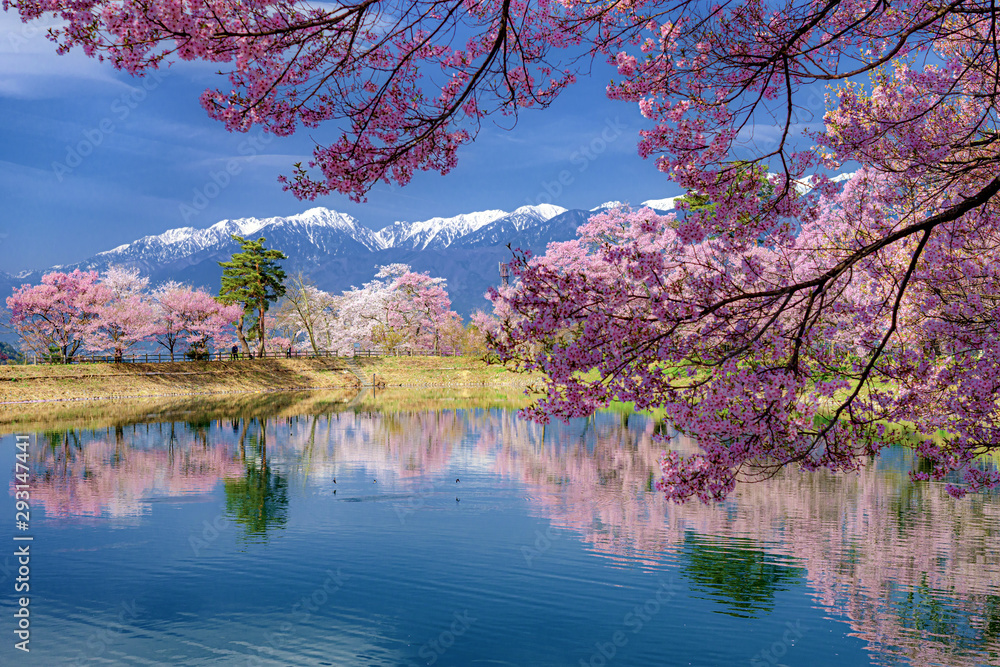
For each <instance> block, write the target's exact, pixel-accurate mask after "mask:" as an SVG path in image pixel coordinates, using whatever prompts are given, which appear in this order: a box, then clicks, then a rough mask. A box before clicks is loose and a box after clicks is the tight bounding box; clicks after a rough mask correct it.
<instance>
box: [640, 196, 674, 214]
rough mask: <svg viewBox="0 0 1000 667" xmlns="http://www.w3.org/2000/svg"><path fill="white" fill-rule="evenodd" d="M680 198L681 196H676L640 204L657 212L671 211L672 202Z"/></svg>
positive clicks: (648, 200)
mask: <svg viewBox="0 0 1000 667" xmlns="http://www.w3.org/2000/svg"><path fill="white" fill-rule="evenodd" d="M681 196H682V195H678V196H677V197H667V198H666V199H647V200H646V201H644V202H642V205H643V206H648V207H649V208H653V209H656V210H657V211H671V210H673V208H674V202H675V201H676V200H677V199H679V198H680V197H681Z"/></svg>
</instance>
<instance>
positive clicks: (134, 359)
mask: <svg viewBox="0 0 1000 667" xmlns="http://www.w3.org/2000/svg"><path fill="white" fill-rule="evenodd" d="M444 354H445V353H444V352H438V353H436V352H433V351H428V350H415V351H414V350H399V351H397V352H395V353H393V352H389V353H386V352H383V351H382V350H354V351H353V353H347V354H340V353H338V352H337V351H336V350H333V351H328V350H320V351H319V353H316V352H303V351H301V350H291V351H288V350H286V351H284V352H266V353H264V356H263V357H261V356H259V355H258V354H257V353H256V352H254V353H253V354H251V355H249V356H248V355H247V354H246V353H245V352H243V351H242V350H241V351H239V352H237V353H236V354H235V355H233V353H232V352H231V351H226V352H210V353H206V356H203V357H202V358H201V359H188V358H187V357H185V356H184V353H183V352H179V353H176V354H175V355H174V359H173V361H174V362H182V361H235V360H244V361H249V360H251V359H262V358H263V359H320V358H324V357H340V358H354V357H383V356H401V357H406V356H411V357H415V356H437V355H444ZM170 361H171V359H170V355H169V354H164V353H162V352H134V353H130V354H125V355H123V356H122V357H121V358H120V359H116V358H115V356H114V355H107V354H102V355H97V354H88V355H80V354H76V355H73V358H72V359H71V360H70V362H69V363H71V364H85V363H97V364H112V363H124V364H162V363H168V362H170ZM23 363H29V364H62V361H61V360H55V361H50V360H48V359H45V358H43V357H39V356H38V355H35V354H29V355H28V356H27V358H26V359H25V362H23Z"/></svg>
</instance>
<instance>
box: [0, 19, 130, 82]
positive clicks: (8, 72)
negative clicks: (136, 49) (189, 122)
mask: <svg viewBox="0 0 1000 667" xmlns="http://www.w3.org/2000/svg"><path fill="white" fill-rule="evenodd" d="M56 25H58V23H57V22H55V21H41V22H38V21H36V22H32V23H30V24H25V23H22V22H21V20H20V19H19V18H18V16H17V14H16V12H14V11H7V12H0V96H3V97H16V98H21V99H41V98H54V97H63V96H66V95H71V94H72V95H76V94H80V93H86V92H95V91H96V90H104V89H105V88H106V87H107V86H110V87H115V88H120V87H125V85H126V84H124V83H123V82H122V81H120V80H119V79H118V78H116V76H115V73H114V70H113V69H112V67H111V65H110V64H109V63H107V62H103V63H102V62H98V61H97V59H95V58H88V57H87V56H86V55H84V54H83V53H82V52H81V51H79V50H74V51H73V52H71V53H68V54H66V55H59V54H57V53H56V46H55V44H53V43H52V42H51V41H49V39H48V38H47V37H46V31H47V30H48V28H49V27H54V26H56ZM95 84H98V85H96V86H95Z"/></svg>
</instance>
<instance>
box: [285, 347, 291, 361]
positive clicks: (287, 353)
mask: <svg viewBox="0 0 1000 667" xmlns="http://www.w3.org/2000/svg"><path fill="white" fill-rule="evenodd" d="M285 357H287V358H288V359H291V358H292V346H291V345H289V346H288V351H286V352H285Z"/></svg>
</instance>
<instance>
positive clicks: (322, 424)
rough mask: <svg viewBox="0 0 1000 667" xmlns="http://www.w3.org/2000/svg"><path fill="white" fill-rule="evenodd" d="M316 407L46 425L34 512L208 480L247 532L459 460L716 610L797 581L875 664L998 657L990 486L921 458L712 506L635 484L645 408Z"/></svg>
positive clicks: (393, 487) (996, 506)
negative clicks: (925, 473) (918, 468)
mask: <svg viewBox="0 0 1000 667" xmlns="http://www.w3.org/2000/svg"><path fill="white" fill-rule="evenodd" d="M322 407H323V408H324V409H322V410H314V411H312V413H310V412H309V411H302V412H299V413H295V414H290V413H289V408H290V405H289V404H288V403H282V402H281V401H278V402H277V403H276V404H275V407H274V409H272V410H264V411H263V412H264V414H261V413H260V412H259V411H258V413H257V414H254V415H253V416H248V415H246V414H243V415H240V414H238V413H234V414H230V415H229V416H223V415H222V413H220V412H215V413H213V414H211V415H205V416H204V417H203V418H195V417H190V418H188V420H187V421H186V422H171V423H150V424H133V425H131V426H123V425H120V424H119V425H117V426H115V427H109V428H104V429H93V430H66V429H64V430H61V431H50V432H47V433H45V434H44V436H43V437H42V438H39V443H40V444H44V446H39V447H36V448H35V449H34V450H33V455H34V457H35V459H34V461H33V466H34V477H35V480H36V485H35V489H34V491H33V497H34V498H35V499H36V500H37V502H38V503H39V504H40V505H41V506H43V507H44V510H45V515H46V517H48V518H49V519H50V520H56V521H61V522H80V521H88V522H93V521H98V520H100V521H109V522H136V521H142V520H143V517H144V516H145V515H147V514H148V512H149V507H150V504H151V503H154V502H157V501H162V500H165V499H174V500H178V499H182V498H184V497H200V496H203V495H205V494H211V493H212V492H213V490H214V489H216V488H217V487H218V486H219V485H221V486H222V488H223V489H224V493H225V512H226V516H227V517H229V519H230V520H231V521H232V522H233V523H234V524H236V525H238V526H240V527H241V530H242V532H241V535H242V539H244V541H246V542H248V543H249V542H264V541H266V540H267V539H268V536H269V535H272V536H273V535H274V534H276V531H278V532H280V530H281V529H282V528H283V527H285V526H286V525H287V524H288V522H289V521H290V517H292V516H294V514H295V511H296V503H295V495H294V494H292V493H290V489H291V488H292V487H295V488H298V487H305V486H308V487H309V488H312V489H316V490H317V492H322V493H329V494H332V493H333V492H334V491H335V490H336V489H337V487H336V485H335V483H334V480H335V479H336V477H337V476H338V475H340V476H342V477H343V476H344V475H345V474H347V472H348V471H351V470H354V471H358V470H360V471H363V477H364V479H366V480H367V479H369V478H370V479H371V480H373V482H372V484H371V490H366V491H365V493H366V494H368V495H366V496H365V497H371V496H372V495H373V494H374V495H377V494H389V495H387V497H390V498H391V497H394V496H393V495H392V494H395V495H401V496H405V495H406V494H407V493H410V494H411V495H412V493H414V492H416V491H418V490H419V489H420V488H423V487H422V486H421V485H426V484H427V480H429V479H431V480H440V479H441V478H442V477H445V476H446V475H447V473H448V471H449V470H450V469H451V468H452V467H453V466H455V465H456V464H461V467H462V468H463V470H468V471H471V473H470V474H480V475H486V476H490V477H491V478H493V479H497V480H500V481H506V482H512V483H515V484H517V485H519V486H520V487H521V488H523V495H524V497H525V498H526V499H527V502H528V503H529V507H530V508H531V511H532V512H533V513H535V514H536V515H537V516H540V517H544V518H545V519H547V520H548V521H550V522H551V524H552V525H553V526H555V527H557V528H560V529H563V530H567V531H571V532H572V533H574V534H576V535H579V536H580V538H581V539H582V540H583V541H584V542H585V544H586V545H587V547H588V549H589V550H590V551H591V552H592V553H593V554H594V555H596V556H598V557H600V558H602V559H605V561H606V563H607V565H608V566H610V567H618V568H626V569H628V568H646V569H649V570H657V569H664V568H674V567H676V568H677V569H678V571H679V572H680V574H681V575H682V576H683V577H684V578H685V579H686V581H687V582H688V585H689V587H690V589H691V590H692V591H693V592H694V593H695V594H697V595H699V596H701V597H703V598H706V599H709V600H713V601H715V603H716V605H717V606H716V608H715V610H716V611H718V612H720V613H723V614H729V615H733V616H738V617H751V618H752V617H761V616H766V615H767V614H769V613H771V612H772V610H773V609H774V607H775V604H776V600H777V599H778V598H779V597H780V596H781V595H782V594H784V593H785V592H787V591H789V590H791V589H793V588H795V587H798V586H801V585H803V583H804V584H805V585H807V586H808V590H809V591H810V594H811V595H812V596H813V598H814V601H815V604H816V605H818V606H820V607H822V608H823V609H825V610H826V612H827V613H829V614H833V615H835V616H836V617H839V618H841V619H843V620H844V621H846V622H847V623H848V624H849V625H850V628H851V633H852V634H854V635H855V636H857V637H860V638H863V639H864V640H865V641H866V642H867V643H868V645H869V647H870V648H871V651H872V655H873V660H874V661H875V662H876V663H880V664H883V663H884V664H897V661H901V660H902V661H905V662H906V663H907V664H913V665H932V664H946V665H970V666H971V665H979V664H990V663H993V664H996V662H997V656H998V655H1000V545H998V543H997V540H996V539H995V536H996V531H997V526H998V525H1000V524H998V521H1000V503H998V501H997V498H996V497H993V496H988V495H979V496H973V497H969V498H966V499H964V500H961V501H956V500H953V499H951V498H950V497H948V496H947V494H945V493H944V491H943V488H942V487H941V486H938V485H933V484H913V483H911V482H910V481H909V479H908V477H907V474H908V472H909V470H910V468H911V467H912V466H914V465H918V464H917V462H915V461H914V460H913V459H912V458H911V457H910V456H908V454H907V453H906V452H904V451H897V452H894V453H892V455H891V456H889V457H887V458H885V459H884V460H883V461H881V462H879V464H878V465H877V466H875V467H873V468H869V469H865V470H862V471H860V472H859V473H857V474H855V475H851V476H832V475H827V474H824V473H813V474H800V473H795V472H786V473H784V474H781V475H779V476H777V477H775V478H774V479H772V480H770V481H768V482H766V483H760V484H757V485H752V486H746V487H743V488H741V489H740V490H739V491H738V492H737V493H736V494H735V496H734V497H733V498H732V499H731V500H730V501H728V502H726V503H725V504H723V505H718V506H712V507H706V506H702V505H696V504H689V505H685V506H681V507H677V506H670V505H668V504H666V503H665V502H664V501H663V499H662V497H661V496H660V495H659V494H657V493H655V492H654V491H652V483H653V480H654V479H655V478H656V476H657V466H656V462H657V459H658V457H659V454H660V448H659V446H658V445H656V444H655V443H654V441H653V439H652V436H653V434H654V433H656V432H658V431H660V432H662V431H664V430H668V427H667V426H666V425H664V424H662V423H658V422H656V421H655V420H653V419H649V418H646V417H643V416H638V415H629V414H627V413H624V412H618V413H614V412H609V413H603V414H601V415H598V416H597V417H595V418H593V419H588V420H578V421H575V422H572V423H570V424H568V425H564V424H555V425H550V426H548V427H544V428H543V427H541V426H538V425H533V424H528V423H525V422H522V421H520V420H518V419H516V418H515V416H514V415H513V413H512V412H509V411H506V410H500V409H493V410H482V409H480V410H471V409H470V410H439V411H427V410H413V411H396V412H379V411H377V410H376V409H374V408H375V406H373V405H372V404H370V403H369V404H361V405H358V404H356V407H355V409H354V410H353V411H346V412H345V411H342V408H343V406H342V405H341V404H338V403H335V402H334V403H327V404H323V405H322ZM674 445H675V446H676V447H678V448H681V449H690V448H691V443H688V442H685V441H684V440H683V439H680V438H676V439H675V441H674ZM359 476H361V473H359ZM376 480H377V481H376ZM340 499H344V500H347V499H350V498H346V497H345V494H343V493H342V494H341V498H340Z"/></svg>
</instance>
